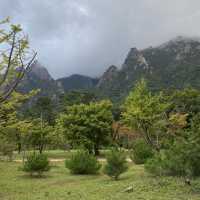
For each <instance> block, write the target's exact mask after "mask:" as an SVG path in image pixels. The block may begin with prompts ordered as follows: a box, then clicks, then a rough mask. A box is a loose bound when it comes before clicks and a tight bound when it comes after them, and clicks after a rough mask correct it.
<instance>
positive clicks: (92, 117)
mask: <svg viewBox="0 0 200 200" xmlns="http://www.w3.org/2000/svg"><path fill="white" fill-rule="evenodd" d="M111 109H112V104H111V103H110V102H109V101H101V102H98V103H94V102H93V103H90V104H88V105H86V104H80V105H74V106H71V107H68V109H67V112H66V114H62V115H61V116H60V118H59V119H58V121H57V123H58V126H59V127H60V131H63V134H64V135H65V137H66V139H67V140H68V141H69V142H70V143H71V145H72V146H74V147H75V146H84V147H85V148H86V149H88V150H89V152H90V153H91V152H93V153H95V154H96V155H97V154H98V153H99V148H100V146H102V145H106V144H108V143H109V141H110V139H111V131H112V122H113V116H112V112H111Z"/></svg>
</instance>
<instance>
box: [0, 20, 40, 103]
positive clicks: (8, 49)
mask: <svg viewBox="0 0 200 200" xmlns="http://www.w3.org/2000/svg"><path fill="white" fill-rule="evenodd" d="M6 25H9V26H10V30H8V28H7V27H6ZM0 26H1V28H0V45H1V50H0V71H1V75H0V104H2V103H3V102H5V101H6V100H7V99H8V98H9V97H10V95H11V94H12V92H13V91H14V90H15V89H16V87H17V86H18V84H19V83H20V81H21V80H22V79H23V77H24V74H25V73H26V72H27V71H28V70H30V67H31V65H32V63H33V62H34V60H35V58H36V53H35V52H30V51H29V44H28V37H27V36H26V35H24V34H23V33H22V28H21V26H20V25H13V24H10V22H9V18H7V19H6V20H3V21H1V22H0Z"/></svg>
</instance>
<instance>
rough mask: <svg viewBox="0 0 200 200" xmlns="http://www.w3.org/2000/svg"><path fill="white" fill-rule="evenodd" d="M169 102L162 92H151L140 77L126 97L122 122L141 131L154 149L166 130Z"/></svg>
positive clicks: (158, 146)
mask: <svg viewBox="0 0 200 200" xmlns="http://www.w3.org/2000/svg"><path fill="white" fill-rule="evenodd" d="M169 105H170V104H169V103H168V102H166V101H165V97H164V95H163V93H159V94H152V93H151V92H150V91H149V90H148V88H147V84H146V81H145V80H144V79H142V80H141V81H140V82H138V83H137V84H136V87H135V88H134V90H133V91H132V92H130V94H129V96H128V97H127V99H126V102H125V105H124V111H123V113H122V120H123V122H124V123H125V124H126V125H128V126H129V127H131V128H133V129H135V130H137V131H139V132H141V133H142V134H143V135H144V137H145V140H146V141H147V142H148V143H149V144H150V145H151V146H152V147H153V148H155V149H156V150H159V149H160V147H161V138H162V137H164V136H165V134H164V133H165V131H166V125H167V123H166V111H167V108H168V107H169Z"/></svg>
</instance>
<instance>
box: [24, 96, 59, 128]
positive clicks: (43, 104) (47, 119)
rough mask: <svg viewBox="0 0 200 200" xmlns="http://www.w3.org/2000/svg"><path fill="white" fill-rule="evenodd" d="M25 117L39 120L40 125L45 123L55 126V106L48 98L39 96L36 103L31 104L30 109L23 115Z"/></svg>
mask: <svg viewBox="0 0 200 200" xmlns="http://www.w3.org/2000/svg"><path fill="white" fill-rule="evenodd" d="M23 114H24V116H25V117H27V118H32V119H38V118H40V120H41V123H47V124H48V125H51V126H54V125H55V118H56V113H55V105H54V103H53V101H52V100H51V98H50V97H47V96H41V97H38V98H37V100H36V102H35V103H33V105H32V106H31V107H29V108H28V109H27V110H25V112H24V113H23Z"/></svg>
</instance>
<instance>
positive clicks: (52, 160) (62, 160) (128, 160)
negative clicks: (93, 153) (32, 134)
mask: <svg viewBox="0 0 200 200" xmlns="http://www.w3.org/2000/svg"><path fill="white" fill-rule="evenodd" d="M49 160H50V162H64V161H65V159H61V158H60V159H49ZM98 161H100V162H106V159H105V158H98ZM14 162H18V163H22V160H20V159H16V160H14ZM127 162H132V161H131V159H130V158H127Z"/></svg>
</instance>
